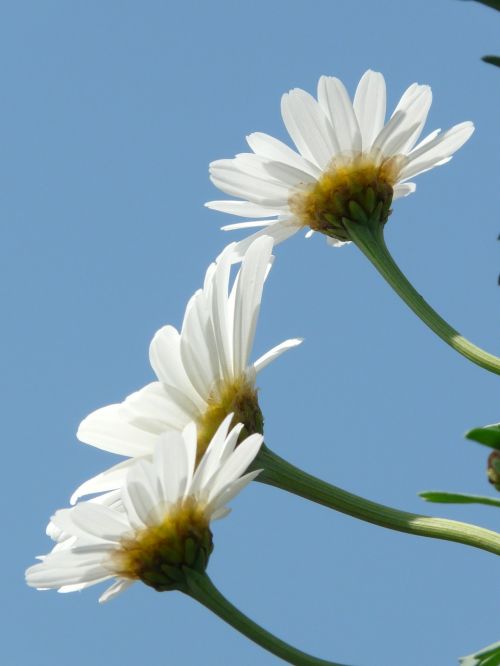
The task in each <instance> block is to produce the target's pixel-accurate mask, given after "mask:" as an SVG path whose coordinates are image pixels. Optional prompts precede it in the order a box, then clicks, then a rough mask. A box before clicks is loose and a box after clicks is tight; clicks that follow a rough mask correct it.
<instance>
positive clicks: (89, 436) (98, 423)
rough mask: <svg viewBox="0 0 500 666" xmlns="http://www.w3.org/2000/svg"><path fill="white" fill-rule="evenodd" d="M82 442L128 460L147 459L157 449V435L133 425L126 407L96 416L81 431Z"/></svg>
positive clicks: (111, 407) (106, 409) (107, 409)
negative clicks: (124, 410) (129, 458)
mask: <svg viewBox="0 0 500 666" xmlns="http://www.w3.org/2000/svg"><path fill="white" fill-rule="evenodd" d="M76 436H77V437H78V439H79V440H80V441H81V442H84V443H85V444H91V445H92V446H95V447H97V448H98V449H103V450H104V451H109V452H111V453H118V454H121V455H124V456H143V455H147V454H148V453H151V452H152V451H153V448H154V442H155V435H154V434H153V433H151V432H147V431H145V430H143V429H142V428H138V427H136V426H133V425H131V424H130V423H128V422H127V421H126V418H124V415H123V409H122V405H119V404H118V405H108V406H107V407H102V408H101V409H97V410H96V411H95V412H92V414H90V415H89V416H87V418H85V419H84V420H83V421H82V422H81V423H80V427H79V428H78V432H77V433H76Z"/></svg>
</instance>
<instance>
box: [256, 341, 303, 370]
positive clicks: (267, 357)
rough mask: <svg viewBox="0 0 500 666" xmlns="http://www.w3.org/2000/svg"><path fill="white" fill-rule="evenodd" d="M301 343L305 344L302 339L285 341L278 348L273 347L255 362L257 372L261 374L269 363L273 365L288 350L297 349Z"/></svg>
mask: <svg viewBox="0 0 500 666" xmlns="http://www.w3.org/2000/svg"><path fill="white" fill-rule="evenodd" d="M301 342H303V339H302V338H292V339H291V340H285V341H284V342H282V343H281V344H279V345H276V347H273V348H272V349H270V350H269V351H268V352H266V353H265V354H263V355H262V356H261V357H260V358H258V359H257V360H256V361H255V363H254V364H253V365H254V368H255V372H260V371H261V370H263V369H264V368H265V367H266V366H268V365H269V363H272V361H274V360H275V359H277V358H278V357H279V356H281V354H283V352H286V351H287V350H288V349H293V347H297V345H300V344H301Z"/></svg>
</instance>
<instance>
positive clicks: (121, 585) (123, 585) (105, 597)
mask: <svg viewBox="0 0 500 666" xmlns="http://www.w3.org/2000/svg"><path fill="white" fill-rule="evenodd" d="M133 584H134V581H133V580H126V579H125V578H119V579H118V580H117V581H116V582H115V583H113V585H111V586H110V587H108V589H107V590H106V591H105V592H104V593H103V594H101V596H100V597H99V603H100V604H103V603H105V602H106V601H110V600H111V599H114V598H115V597H117V596H118V595H119V594H121V593H122V592H125V590H128V588H129V587H130V586H131V585H133Z"/></svg>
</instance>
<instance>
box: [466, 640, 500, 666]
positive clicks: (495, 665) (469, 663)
mask: <svg viewBox="0 0 500 666" xmlns="http://www.w3.org/2000/svg"><path fill="white" fill-rule="evenodd" d="M499 665H500V641H499V642H498V643H493V645H488V647H485V648H483V649H482V650H479V652H476V653H475V654H470V655H469V656H468V657H462V658H461V659H460V666H499Z"/></svg>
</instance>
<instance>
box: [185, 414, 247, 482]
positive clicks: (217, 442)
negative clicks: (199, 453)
mask: <svg viewBox="0 0 500 666" xmlns="http://www.w3.org/2000/svg"><path fill="white" fill-rule="evenodd" d="M232 420H233V414H228V415H227V416H226V417H225V418H224V420H223V421H222V422H221V423H220V425H219V427H218V428H217V430H216V432H215V434H214V435H213V437H212V439H211V441H210V444H209V445H208V447H207V450H206V451H205V453H204V454H203V457H202V459H201V460H200V462H199V463H198V466H197V468H196V471H195V473H194V476H193V481H192V484H191V493H192V494H197V493H200V492H201V491H202V489H203V488H204V487H205V485H206V483H207V481H208V480H209V479H210V478H211V477H212V476H213V474H214V473H215V472H216V471H217V470H218V469H219V467H220V465H221V462H223V461H224V460H225V457H224V456H226V457H227V456H228V455H230V454H231V453H232V450H233V449H231V450H230V449H229V447H228V446H227V433H228V430H229V426H230V425H231V421H232ZM242 427H243V425H242V424H238V425H237V426H235V428H233V431H234V432H235V433H236V441H237V439H238V436H239V433H240V432H241V429H242ZM233 431H232V432H233ZM231 443H232V442H231Z"/></svg>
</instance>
